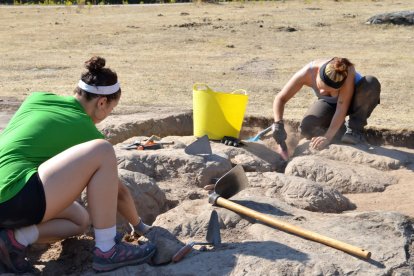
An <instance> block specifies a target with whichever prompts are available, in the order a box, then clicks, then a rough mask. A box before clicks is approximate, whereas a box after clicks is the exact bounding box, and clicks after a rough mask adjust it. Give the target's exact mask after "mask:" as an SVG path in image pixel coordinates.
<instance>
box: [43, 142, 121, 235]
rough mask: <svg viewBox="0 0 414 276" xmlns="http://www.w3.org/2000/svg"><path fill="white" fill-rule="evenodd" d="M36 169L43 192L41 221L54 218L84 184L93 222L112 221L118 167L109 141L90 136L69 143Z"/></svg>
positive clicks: (106, 223) (104, 225) (97, 225)
mask: <svg viewBox="0 0 414 276" xmlns="http://www.w3.org/2000/svg"><path fill="white" fill-rule="evenodd" d="M38 172H39V177H40V179H41V180H42V182H43V186H44V190H45V196H46V211H45V215H44V217H43V220H42V222H47V221H49V220H51V219H54V218H57V217H58V216H59V214H60V213H61V212H63V211H64V210H65V209H66V208H68V207H69V206H70V205H71V204H72V203H73V202H74V201H75V199H76V198H77V197H78V196H79V195H80V194H81V192H82V190H83V189H84V188H85V187H87V193H88V205H89V210H90V215H91V219H92V223H93V226H94V227H95V228H109V227H112V226H114V225H115V223H116V212H117V197H118V170H117V161H116V157H115V152H114V149H113V147H112V145H111V144H110V143H109V142H107V141H105V140H93V141H89V142H86V143H83V144H80V145H76V146H74V147H71V148H69V149H67V150H65V151H63V152H62V153H60V154H58V155H56V156H54V157H53V158H51V159H49V160H48V161H46V162H44V163H43V164H42V165H40V167H39V170H38Z"/></svg>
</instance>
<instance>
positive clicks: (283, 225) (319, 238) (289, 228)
mask: <svg viewBox="0 0 414 276" xmlns="http://www.w3.org/2000/svg"><path fill="white" fill-rule="evenodd" d="M215 204H216V205H218V206H221V207H224V208H226V209H229V210H232V211H234V212H237V213H240V214H243V215H246V216H248V217H251V218H255V219H257V220H258V221H261V222H264V223H266V224H268V225H271V226H274V227H276V228H279V229H281V230H283V231H285V232H289V233H292V234H295V235H298V236H301V237H304V238H306V239H309V240H312V241H316V242H319V243H322V244H325V245H328V246H330V247H333V248H336V249H339V250H342V251H344V252H347V253H350V254H352V255H355V256H357V257H360V258H363V259H369V258H370V257H371V252H369V251H367V250H365V249H362V248H359V247H356V246H353V245H350V244H347V243H344V242H341V241H338V240H335V239H332V238H329V237H326V236H323V235H320V234H318V233H315V232H312V231H309V230H306V229H303V228H301V227H298V226H294V225H292V224H289V223H287V222H284V221H281V220H278V219H275V218H273V217H271V216H268V215H264V214H262V213H259V212H257V211H254V210H252V209H250V208H247V207H244V206H242V205H240V204H237V203H234V202H233V201H230V200H228V199H225V198H222V197H218V198H217V199H216V202H215Z"/></svg>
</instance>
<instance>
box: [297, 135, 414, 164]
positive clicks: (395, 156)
mask: <svg viewBox="0 0 414 276" xmlns="http://www.w3.org/2000/svg"><path fill="white" fill-rule="evenodd" d="M302 155H316V156H320V157H324V158H328V159H331V160H338V161H343V162H346V163H354V164H361V165H365V166H369V167H371V168H374V169H378V170H381V171H384V170H397V169H400V168H401V167H403V166H407V165H408V164H409V163H410V158H412V156H411V157H410V154H409V153H407V152H401V151H399V150H397V149H392V148H390V149H388V148H385V147H381V146H369V145H363V144H360V145H352V146H350V145H336V144H331V145H329V147H327V148H326V149H323V150H320V151H319V150H313V149H311V148H309V141H306V140H303V141H301V143H300V145H299V146H298V147H297V148H296V150H295V153H294V156H302Z"/></svg>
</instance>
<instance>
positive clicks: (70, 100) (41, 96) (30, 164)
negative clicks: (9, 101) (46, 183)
mask: <svg viewBox="0 0 414 276" xmlns="http://www.w3.org/2000/svg"><path fill="white" fill-rule="evenodd" d="M102 138H104V136H103V134H102V133H101V132H99V131H98V129H97V128H96V126H95V124H94V123H93V121H92V119H91V118H90V117H89V115H87V114H86V113H85V110H84V109H83V107H82V106H81V104H80V103H79V102H78V101H77V100H76V99H75V98H74V97H71V96H66V97H63V96H58V95H55V94H52V93H40V92H36V93H33V94H31V95H30V96H29V97H28V98H27V99H26V100H25V101H24V102H23V103H22V105H21V106H20V108H19V110H17V112H16V113H15V114H14V116H13V117H12V119H11V120H10V122H9V123H8V125H7V127H6V128H5V129H4V130H3V132H2V133H0V203H2V202H5V201H7V200H9V199H11V198H13V197H14V196H15V195H16V194H17V193H18V192H19V191H20V190H21V189H22V188H23V187H24V185H25V184H26V182H27V181H28V180H29V178H30V177H31V176H32V175H33V174H34V173H36V172H37V168H38V167H39V165H40V164H42V163H43V162H45V161H46V160H48V159H50V158H51V157H53V156H55V155H57V154H58V153H60V152H62V151H64V150H66V149H68V148H70V147H72V146H74V145H77V144H80V143H84V142H87V141H90V140H94V139H102Z"/></svg>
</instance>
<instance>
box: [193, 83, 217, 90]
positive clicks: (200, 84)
mask: <svg viewBox="0 0 414 276" xmlns="http://www.w3.org/2000/svg"><path fill="white" fill-rule="evenodd" d="M199 86H204V89H199ZM193 90H194V91H213V90H211V88H210V87H208V85H207V84H205V83H195V84H194V85H193Z"/></svg>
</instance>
